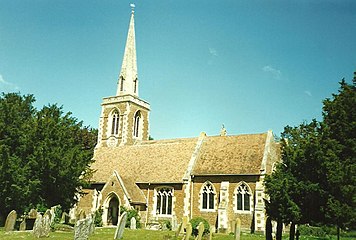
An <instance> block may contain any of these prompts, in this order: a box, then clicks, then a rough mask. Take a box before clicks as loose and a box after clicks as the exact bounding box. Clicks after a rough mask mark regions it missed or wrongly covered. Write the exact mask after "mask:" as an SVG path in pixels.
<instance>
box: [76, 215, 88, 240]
mask: <svg viewBox="0 0 356 240" xmlns="http://www.w3.org/2000/svg"><path fill="white" fill-rule="evenodd" d="M90 221H91V218H87V219H81V220H78V221H77V222H76V223H75V226H74V240H88V238H89V233H90Z"/></svg>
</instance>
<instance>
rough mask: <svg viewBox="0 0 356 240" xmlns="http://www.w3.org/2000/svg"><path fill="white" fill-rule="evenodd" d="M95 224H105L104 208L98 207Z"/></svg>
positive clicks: (99, 225) (100, 225)
mask: <svg viewBox="0 0 356 240" xmlns="http://www.w3.org/2000/svg"><path fill="white" fill-rule="evenodd" d="M94 224H95V227H102V226H103V209H101V208H100V209H98V210H96V211H95V213H94Z"/></svg>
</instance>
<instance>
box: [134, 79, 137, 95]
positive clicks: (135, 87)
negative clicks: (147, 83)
mask: <svg viewBox="0 0 356 240" xmlns="http://www.w3.org/2000/svg"><path fill="white" fill-rule="evenodd" d="M134 93H137V78H135V80H134Z"/></svg>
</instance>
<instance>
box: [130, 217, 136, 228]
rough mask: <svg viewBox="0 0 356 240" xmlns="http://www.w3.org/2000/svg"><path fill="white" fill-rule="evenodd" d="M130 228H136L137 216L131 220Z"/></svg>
mask: <svg viewBox="0 0 356 240" xmlns="http://www.w3.org/2000/svg"><path fill="white" fill-rule="evenodd" d="M130 229H136V218H134V217H132V218H131V220H130Z"/></svg>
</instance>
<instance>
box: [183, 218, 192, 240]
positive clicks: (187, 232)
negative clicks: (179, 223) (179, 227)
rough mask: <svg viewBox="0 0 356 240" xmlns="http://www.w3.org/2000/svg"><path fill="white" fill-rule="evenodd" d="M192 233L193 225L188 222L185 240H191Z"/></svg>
mask: <svg viewBox="0 0 356 240" xmlns="http://www.w3.org/2000/svg"><path fill="white" fill-rule="evenodd" d="M192 231H193V229H192V224H191V223H190V222H188V223H187V228H186V232H185V237H184V240H189V238H190V236H192Z"/></svg>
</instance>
